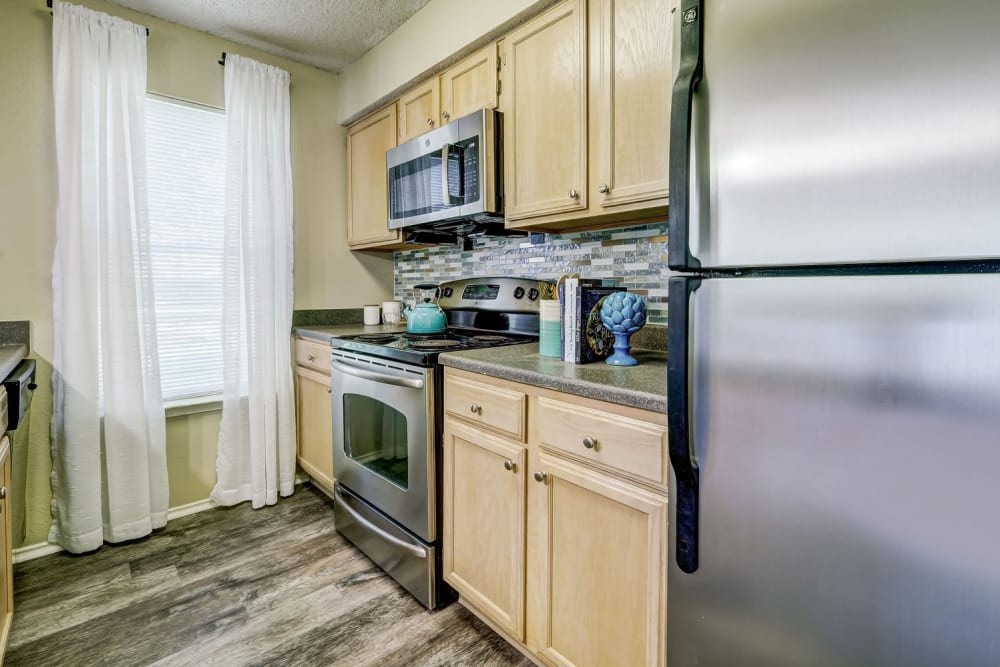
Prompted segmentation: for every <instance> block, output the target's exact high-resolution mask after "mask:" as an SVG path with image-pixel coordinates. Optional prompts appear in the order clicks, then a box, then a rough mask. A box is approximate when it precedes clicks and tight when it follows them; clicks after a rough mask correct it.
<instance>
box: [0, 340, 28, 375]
mask: <svg viewBox="0 0 1000 667" xmlns="http://www.w3.org/2000/svg"><path fill="white" fill-rule="evenodd" d="M26 356H28V346H27V345H23V344H21V343H14V344H12V345H0V380H3V379H4V378H5V377H7V376H8V375H10V372H11V371H13V370H14V368H16V367H17V365H18V364H19V363H21V360H22V359H24V358H25V357H26Z"/></svg>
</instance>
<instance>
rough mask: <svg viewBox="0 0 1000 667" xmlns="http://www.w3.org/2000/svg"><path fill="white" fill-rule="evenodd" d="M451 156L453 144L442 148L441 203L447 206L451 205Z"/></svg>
mask: <svg viewBox="0 0 1000 667" xmlns="http://www.w3.org/2000/svg"><path fill="white" fill-rule="evenodd" d="M449 155H451V144H448V143H446V144H445V145H443V146H442V147H441V194H442V195H443V197H442V198H441V201H442V202H443V203H444V204H445V205H446V206H447V205H448V204H450V203H451V183H449V182H448V156H449Z"/></svg>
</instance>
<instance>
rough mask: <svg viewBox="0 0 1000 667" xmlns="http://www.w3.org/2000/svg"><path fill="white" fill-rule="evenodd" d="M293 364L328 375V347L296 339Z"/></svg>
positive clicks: (303, 339) (311, 341)
mask: <svg viewBox="0 0 1000 667" xmlns="http://www.w3.org/2000/svg"><path fill="white" fill-rule="evenodd" d="M295 363H297V364H298V365H299V366H305V367H306V368H311V369H313V370H314V371H319V372H320V373H323V374H324V375H329V374H330V345H329V344H325V343H320V342H319V341H314V340H307V339H305V338H296V339H295Z"/></svg>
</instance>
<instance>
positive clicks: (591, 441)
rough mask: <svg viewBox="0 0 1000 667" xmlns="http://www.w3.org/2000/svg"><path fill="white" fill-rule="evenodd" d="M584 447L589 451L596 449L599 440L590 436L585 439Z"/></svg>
mask: <svg viewBox="0 0 1000 667" xmlns="http://www.w3.org/2000/svg"><path fill="white" fill-rule="evenodd" d="M583 446H584V447H586V448H587V449H594V448H595V447H597V440H596V439H595V438H592V437H590V436H589V435H588V436H587V437H586V438H584V439H583Z"/></svg>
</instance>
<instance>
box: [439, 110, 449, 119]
mask: <svg viewBox="0 0 1000 667" xmlns="http://www.w3.org/2000/svg"><path fill="white" fill-rule="evenodd" d="M441 117H442V118H444V119H445V120H448V119H449V118H451V114H449V113H448V112H447V111H442V112H441Z"/></svg>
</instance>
